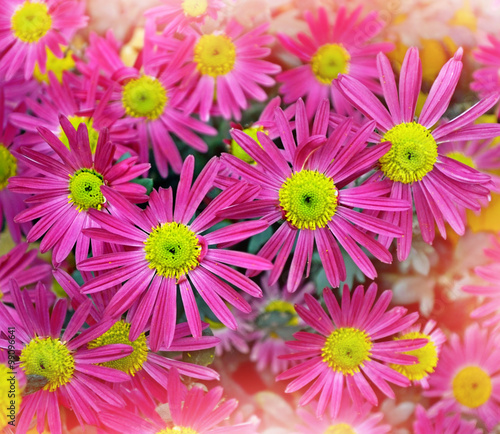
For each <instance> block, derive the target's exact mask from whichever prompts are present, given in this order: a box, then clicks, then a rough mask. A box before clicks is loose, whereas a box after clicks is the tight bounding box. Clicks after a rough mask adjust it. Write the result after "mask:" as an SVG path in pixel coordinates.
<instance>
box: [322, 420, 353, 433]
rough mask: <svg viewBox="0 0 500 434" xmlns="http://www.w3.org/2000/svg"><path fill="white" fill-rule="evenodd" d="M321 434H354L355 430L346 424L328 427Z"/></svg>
mask: <svg viewBox="0 0 500 434" xmlns="http://www.w3.org/2000/svg"><path fill="white" fill-rule="evenodd" d="M323 434H356V430H355V429H354V428H353V427H352V426H351V425H349V424H347V423H343V422H342V423H336V424H335V425H330V426H329V427H328V428H327V429H326V430H325V432H324V433H323Z"/></svg>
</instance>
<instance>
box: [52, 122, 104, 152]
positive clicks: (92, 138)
mask: <svg viewBox="0 0 500 434" xmlns="http://www.w3.org/2000/svg"><path fill="white" fill-rule="evenodd" d="M68 119H69V121H70V122H71V125H73V127H74V128H75V130H77V129H78V126H79V125H80V124H85V125H86V126H87V131H88V134H89V143H90V151H91V152H92V154H95V149H96V147H97V139H98V138H99V133H98V132H97V130H95V129H94V127H93V124H94V120H93V119H92V118H88V117H81V116H70V117H69V118H68ZM59 140H61V142H63V143H64V145H65V146H66V147H67V148H68V149H70V146H69V140H68V136H67V135H66V133H65V132H64V130H63V129H62V128H61V127H59Z"/></svg>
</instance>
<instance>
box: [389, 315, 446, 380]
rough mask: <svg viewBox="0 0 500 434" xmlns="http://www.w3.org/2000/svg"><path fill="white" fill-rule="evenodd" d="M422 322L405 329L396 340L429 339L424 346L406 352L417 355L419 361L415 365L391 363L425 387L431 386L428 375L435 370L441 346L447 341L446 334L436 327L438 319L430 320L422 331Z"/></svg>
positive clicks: (410, 378)
mask: <svg viewBox="0 0 500 434" xmlns="http://www.w3.org/2000/svg"><path fill="white" fill-rule="evenodd" d="M420 329H421V326H420V324H417V325H415V326H412V327H410V328H408V329H407V330H403V331H402V332H401V333H400V334H399V336H397V337H395V338H394V339H395V340H400V339H408V340H409V339H427V340H428V342H427V344H426V345H425V346H423V347H422V348H419V349H418V350H413V351H407V352H405V353H404V354H408V355H410V356H415V357H416V358H417V359H418V362H417V363H415V364H413V365H398V364H396V363H393V364H391V368H393V369H395V370H396V371H398V372H401V374H403V375H404V376H405V377H407V378H408V379H409V380H411V381H413V382H414V384H420V385H421V386H422V387H423V388H424V389H428V388H429V381H428V377H429V375H430V374H432V373H433V372H434V369H435V368H436V366H437V364H438V361H439V353H440V352H441V346H442V345H443V343H444V342H445V341H446V336H445V335H444V333H443V332H442V331H441V330H440V329H439V328H436V321H434V320H429V321H427V323H426V324H425V326H424V328H423V329H422V331H421V330H420Z"/></svg>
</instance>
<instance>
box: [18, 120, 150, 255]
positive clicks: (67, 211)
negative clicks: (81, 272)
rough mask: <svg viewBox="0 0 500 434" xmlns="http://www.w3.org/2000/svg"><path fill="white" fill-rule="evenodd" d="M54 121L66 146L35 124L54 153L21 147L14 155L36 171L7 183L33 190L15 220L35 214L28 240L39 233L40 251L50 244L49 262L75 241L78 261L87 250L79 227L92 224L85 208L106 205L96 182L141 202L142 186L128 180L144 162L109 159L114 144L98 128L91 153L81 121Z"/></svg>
mask: <svg viewBox="0 0 500 434" xmlns="http://www.w3.org/2000/svg"><path fill="white" fill-rule="evenodd" d="M60 122H61V128H62V129H63V130H64V133H65V135H66V137H67V138H68V141H69V146H70V149H68V148H67V147H66V146H65V145H64V144H63V143H62V142H61V140H59V139H58V138H57V137H56V136H55V135H54V134H52V133H51V132H50V131H49V130H48V129H46V128H44V127H40V128H39V132H40V134H41V136H42V137H43V138H44V140H45V141H46V142H47V143H48V144H49V146H50V147H51V148H52V149H53V150H54V152H55V153H56V154H57V156H56V155H54V157H53V158H52V157H47V156H46V155H44V154H42V153H40V152H37V151H33V150H30V149H27V148H22V155H20V156H19V158H21V159H22V160H23V161H24V162H25V163H26V165H27V166H29V167H31V168H32V169H33V170H34V171H35V172H37V174H40V175H41V176H36V177H21V176H16V177H13V178H11V179H10V184H9V188H10V189H11V190H12V191H14V192H18V193H24V194H32V195H33V196H32V197H31V198H29V199H28V201H29V202H30V204H33V203H34V204H35V205H33V206H31V207H30V208H28V209H27V210H25V211H23V212H21V213H19V214H18V215H17V216H16V221H18V222H27V221H31V220H34V219H38V218H39V219H40V220H39V221H38V222H37V223H36V224H35V225H34V226H33V228H32V229H31V230H30V232H29V233H28V236H27V239H28V241H29V242H32V241H35V240H37V239H38V238H40V237H41V236H42V235H44V234H45V236H44V238H43V240H42V242H41V244H40V251H41V252H46V251H48V250H49V249H53V258H52V260H53V262H54V263H55V264H57V263H60V262H62V261H63V260H64V259H65V258H66V257H67V256H68V254H69V253H70V252H71V250H72V249H73V246H74V245H75V243H76V246H77V247H76V261H77V263H79V262H80V261H81V260H83V259H84V258H86V257H87V255H88V250H89V239H88V238H87V237H85V236H84V235H83V233H82V229H83V228H87V227H96V224H95V223H93V222H92V221H91V219H90V218H89V213H88V211H89V210H90V209H101V208H103V207H104V208H106V207H107V205H106V203H105V199H104V196H103V195H102V193H101V186H103V185H108V186H109V187H111V188H113V189H114V190H116V191H118V192H120V193H121V194H123V195H124V197H125V198H126V199H127V200H131V201H134V202H145V201H146V200H147V195H146V194H145V192H146V190H145V188H144V187H143V186H141V185H139V184H134V183H131V182H129V181H130V180H131V179H134V178H136V177H138V176H140V175H141V174H142V173H144V172H145V171H146V170H148V168H149V164H137V165H136V164H134V163H135V162H136V160H137V159H136V158H129V159H126V160H123V161H121V162H119V163H117V164H114V165H113V164H112V158H113V154H114V145H113V144H112V143H111V142H108V132H107V131H103V132H101V134H99V138H98V140H97V145H96V150H95V153H94V154H93V153H92V151H91V147H90V140H89V134H88V130H87V126H86V125H85V124H84V123H81V124H80V125H79V126H78V131H75V129H74V128H73V126H72V125H71V123H70V121H69V120H68V119H66V118H65V117H64V116H61V117H60ZM57 157H59V158H57ZM56 158H57V159H56ZM47 190H49V191H47Z"/></svg>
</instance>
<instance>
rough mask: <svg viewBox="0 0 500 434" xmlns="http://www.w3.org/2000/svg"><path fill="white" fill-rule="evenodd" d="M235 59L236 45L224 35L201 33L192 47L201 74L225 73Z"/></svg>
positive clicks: (215, 75) (215, 74)
mask: <svg viewBox="0 0 500 434" xmlns="http://www.w3.org/2000/svg"><path fill="white" fill-rule="evenodd" d="M235 60H236V46H235V45H234V44H233V42H232V41H231V38H229V37H227V36H225V35H203V36H202V37H201V38H200V40H199V41H198V42H197V44H196V45H195V47H194V61H195V62H196V68H197V69H198V71H200V73H201V74H203V75H210V76H212V77H217V76H219V75H226V74H227V73H228V72H230V71H232V69H233V67H234V62H235Z"/></svg>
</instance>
